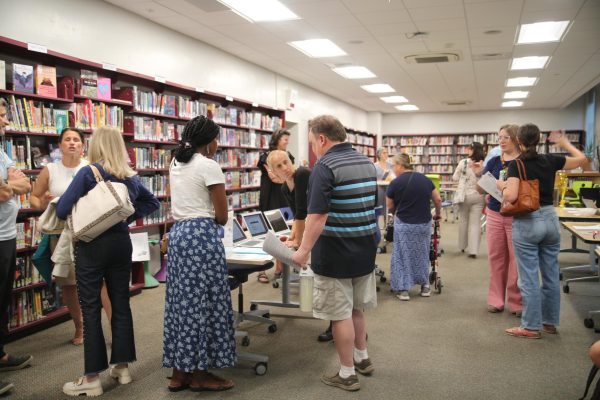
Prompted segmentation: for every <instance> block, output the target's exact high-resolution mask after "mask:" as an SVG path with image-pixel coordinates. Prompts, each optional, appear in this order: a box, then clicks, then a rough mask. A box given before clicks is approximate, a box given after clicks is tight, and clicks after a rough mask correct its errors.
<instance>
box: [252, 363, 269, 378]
mask: <svg viewBox="0 0 600 400" xmlns="http://www.w3.org/2000/svg"><path fill="white" fill-rule="evenodd" d="M254 372H255V373H256V375H261V376H262V375H264V374H266V373H267V363H263V362H260V363H257V364H256V365H255V366H254Z"/></svg>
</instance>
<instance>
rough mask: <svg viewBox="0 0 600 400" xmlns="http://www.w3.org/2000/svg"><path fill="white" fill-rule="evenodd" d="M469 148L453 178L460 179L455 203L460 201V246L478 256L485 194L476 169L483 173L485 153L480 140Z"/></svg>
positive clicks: (473, 255)
mask: <svg viewBox="0 0 600 400" xmlns="http://www.w3.org/2000/svg"><path fill="white" fill-rule="evenodd" d="M468 149H469V157H467V158H465V159H463V160H460V162H459V163H458V166H457V167H456V171H454V175H453V176H452V180H453V181H455V182H456V181H458V188H457V189H456V190H457V195H458V196H455V203H456V202H458V223H459V225H458V248H459V249H460V250H461V251H462V252H463V253H464V252H465V250H467V251H468V254H469V257H471V258H476V257H477V253H479V243H480V241H481V228H480V226H481V222H480V220H481V213H482V212H483V207H484V206H485V196H484V195H482V194H481V193H479V192H478V191H477V181H478V179H479V177H478V176H477V175H476V173H475V172H474V171H479V172H478V173H479V174H480V173H481V167H482V166H483V160H484V158H485V154H484V152H483V145H482V144H481V143H479V142H473V144H472V145H471V146H469V148H468ZM457 197H458V199H460V201H457Z"/></svg>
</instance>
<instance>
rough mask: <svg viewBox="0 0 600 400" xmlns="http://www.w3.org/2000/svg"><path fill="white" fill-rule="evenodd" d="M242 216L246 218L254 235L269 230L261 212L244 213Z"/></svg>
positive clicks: (245, 220) (262, 233)
mask: <svg viewBox="0 0 600 400" xmlns="http://www.w3.org/2000/svg"><path fill="white" fill-rule="evenodd" d="M242 218H244V222H245V223H246V227H248V232H250V235H251V236H252V237H255V236H260V235H264V234H266V233H267V231H268V230H269V228H267V223H266V221H265V219H264V218H263V216H262V213H261V212H257V213H252V214H244V215H242Z"/></svg>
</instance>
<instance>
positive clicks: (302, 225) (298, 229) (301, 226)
mask: <svg viewBox="0 0 600 400" xmlns="http://www.w3.org/2000/svg"><path fill="white" fill-rule="evenodd" d="M305 229H306V220H304V219H303V220H300V219H295V220H294V224H293V225H292V230H293V231H294V241H295V242H296V243H298V244H302V239H303V238H304V230H305Z"/></svg>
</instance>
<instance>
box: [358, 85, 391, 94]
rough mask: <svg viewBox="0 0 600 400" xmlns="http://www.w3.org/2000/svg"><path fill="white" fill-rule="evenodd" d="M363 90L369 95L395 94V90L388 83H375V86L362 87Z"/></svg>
mask: <svg viewBox="0 0 600 400" xmlns="http://www.w3.org/2000/svg"><path fill="white" fill-rule="evenodd" d="M361 88H363V89H364V90H366V91H367V92H369V93H391V92H395V90H394V88H393V87H391V86H390V85H388V84H387V83H375V84H373V85H362V86H361Z"/></svg>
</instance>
